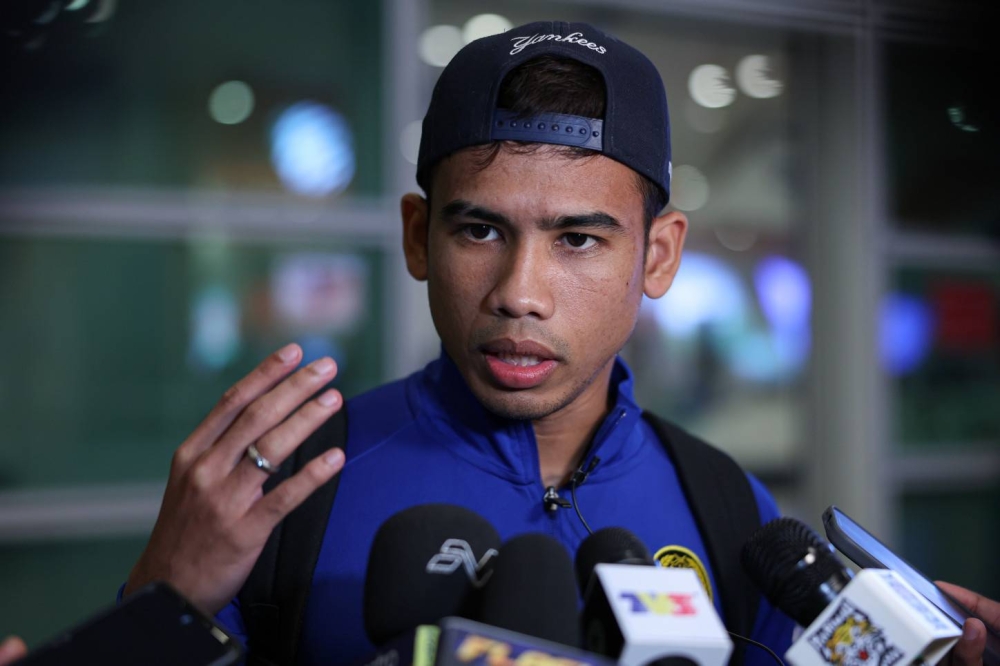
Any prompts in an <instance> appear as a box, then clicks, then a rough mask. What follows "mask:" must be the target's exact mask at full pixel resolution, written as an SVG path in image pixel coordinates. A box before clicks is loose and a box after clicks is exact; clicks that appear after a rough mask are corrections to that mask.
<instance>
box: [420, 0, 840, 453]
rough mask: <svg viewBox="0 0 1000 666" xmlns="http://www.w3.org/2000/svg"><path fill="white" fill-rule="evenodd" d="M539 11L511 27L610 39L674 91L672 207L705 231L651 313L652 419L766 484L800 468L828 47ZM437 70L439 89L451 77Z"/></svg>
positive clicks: (641, 347)
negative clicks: (539, 23) (809, 258)
mask: <svg viewBox="0 0 1000 666" xmlns="http://www.w3.org/2000/svg"><path fill="white" fill-rule="evenodd" d="M477 7H478V6H477V5H472V6H471V7H470V6H469V5H468V4H467V3H464V2H457V1H452V0H438V1H436V2H434V3H432V14H431V21H430V22H431V24H437V25H441V24H444V25H450V26H453V30H455V31H456V34H459V31H461V34H462V35H464V34H466V33H467V32H468V31H469V30H470V29H472V28H474V27H477V26H478V25H479V24H478V22H479V21H481V20H482V19H481V18H474V15H475V14H477V11H475V9H476V8H477ZM539 7H540V6H539V5H538V3H531V4H528V3H523V4H521V3H511V4H509V5H507V6H506V7H505V8H504V16H505V18H506V19H507V20H508V21H509V23H510V24H512V25H519V24H521V23H526V22H528V21H532V20H536V19H537V17H539V16H559V18H560V19H565V20H571V21H585V22H589V23H592V24H594V25H596V26H600V27H601V28H602V29H605V30H607V31H608V32H610V33H612V34H614V35H616V36H617V37H619V38H621V39H623V40H624V41H626V42H628V43H629V44H631V45H633V46H635V47H636V48H638V49H639V50H640V51H642V52H643V53H645V54H646V55H647V56H649V58H650V59H651V60H652V61H653V63H654V64H655V65H657V67H658V68H659V70H660V73H661V76H662V77H663V79H664V84H665V86H666V89H667V98H668V101H669V104H670V110H671V124H672V129H671V134H672V141H673V195H672V202H671V203H672V205H673V206H675V207H676V208H678V209H681V210H684V211H685V212H687V213H688V215H689V217H690V219H691V231H690V233H689V237H688V245H687V253H686V255H685V258H684V260H683V262H682V267H681V271H680V274H679V275H678V278H677V281H676V283H675V284H674V286H673V287H672V289H671V291H670V293H669V294H668V295H667V297H665V298H664V299H662V300H660V301H650V302H646V303H645V304H644V305H643V309H642V314H641V320H640V322H639V325H638V329H637V331H636V334H635V336H634V338H633V340H632V342H631V343H630V345H629V346H628V347H627V348H626V351H625V356H626V358H627V359H628V360H629V361H630V363H632V365H633V367H635V368H641V371H640V372H637V392H638V395H639V398H640V401H641V403H642V405H643V406H644V407H646V408H649V409H652V410H655V411H657V412H658V413H660V414H662V415H664V416H667V417H668V418H672V419H674V420H676V421H678V422H680V423H681V424H683V425H685V426H687V427H689V428H691V429H692V430H693V431H694V432H696V433H698V434H699V435H702V436H704V437H706V438H708V439H710V440H711V441H713V442H715V443H717V444H719V445H720V446H722V447H724V448H726V449H728V450H729V451H731V452H733V453H734V454H735V455H736V456H737V457H738V458H739V459H740V460H741V461H742V462H744V463H745V464H748V465H750V466H751V467H752V468H754V469H756V470H758V471H774V470H781V469H787V468H788V466H789V464H790V463H792V461H793V459H794V457H795V455H796V451H797V449H798V446H799V444H800V440H801V437H802V425H801V424H802V422H803V420H804V410H805V408H806V407H805V404H804V398H803V394H804V391H803V390H802V388H803V385H804V382H805V378H804V377H805V372H806V369H807V365H808V359H809V355H810V345H811V340H812V336H811V331H810V319H811V317H810V309H811V299H812V289H811V284H810V278H809V274H808V270H807V268H806V266H805V265H804V258H803V255H804V253H803V251H802V238H801V231H802V224H801V223H802V219H801V218H802V214H801V212H800V211H801V210H802V208H803V206H804V204H805V203H807V202H804V201H803V198H804V195H803V192H806V191H808V188H807V187H803V185H804V184H806V183H804V182H803V180H802V178H801V177H798V176H796V175H795V172H796V170H797V166H798V165H799V164H800V162H801V161H802V160H805V159H808V156H807V153H808V147H807V146H806V145H805V141H807V140H811V139H809V138H808V136H807V135H808V131H807V132H802V131H801V128H798V131H797V130H796V128H794V127H793V123H792V118H793V116H794V115H795V114H794V113H793V108H798V106H797V105H801V104H803V103H807V102H804V100H806V99H808V98H809V96H810V95H811V94H812V93H811V92H807V91H814V90H815V85H817V84H816V83H815V80H816V79H817V78H818V77H819V75H820V73H819V70H818V69H817V68H816V67H813V66H811V65H810V64H809V62H810V57H812V56H810V54H814V53H815V50H816V46H817V45H818V44H819V43H820V40H821V39H825V38H820V37H815V36H811V35H804V34H801V33H795V32H792V31H789V30H782V29H774V28H769V27H761V26H752V27H748V26H746V25H744V24H737V23H727V22H724V21H710V22H709V21H703V20H695V19H690V18H684V17H678V16H666V15H656V14H652V13H633V12H627V11H622V10H620V9H612V8H606V7H605V8H599V9H598V8H593V7H583V6H569V5H564V4H554V3H553V4H551V5H547V4H543V5H541V9H540V8H539ZM546 7H547V8H548V9H547V10H546V9H545V8H546ZM483 11H487V10H485V9H484V10H483ZM434 29H435V30H440V28H439V27H437V28H434ZM442 34H443V33H442ZM457 44H458V45H460V44H461V40H460V39H459V40H458V41H457ZM455 48H457V45H456V47H455ZM425 61H426V60H425ZM446 61H447V54H445V57H443V58H442V59H441V63H443V62H446ZM427 69H428V76H427V78H428V80H429V81H431V82H432V81H433V79H434V78H435V76H436V73H437V72H438V71H440V70H439V69H438V68H434V67H430V66H428V68H427ZM429 94H430V87H429V85H428V88H427V95H428V97H429ZM810 129H811V128H810ZM800 173H802V172H801V171H800Z"/></svg>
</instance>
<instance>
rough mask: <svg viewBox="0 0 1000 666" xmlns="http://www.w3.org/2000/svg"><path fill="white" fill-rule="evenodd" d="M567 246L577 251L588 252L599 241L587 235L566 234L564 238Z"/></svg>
mask: <svg viewBox="0 0 1000 666" xmlns="http://www.w3.org/2000/svg"><path fill="white" fill-rule="evenodd" d="M563 239H564V240H565V241H566V244H567V245H569V246H570V247H572V248H574V249H577V250H587V249H590V248H592V247H594V245H595V244H596V243H597V239H596V238H594V237H593V236H588V235H587V234H566V235H565V236H563Z"/></svg>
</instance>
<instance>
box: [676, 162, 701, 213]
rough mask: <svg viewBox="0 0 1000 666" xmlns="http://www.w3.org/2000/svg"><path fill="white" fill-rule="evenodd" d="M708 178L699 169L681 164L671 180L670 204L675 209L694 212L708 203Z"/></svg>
mask: <svg viewBox="0 0 1000 666" xmlns="http://www.w3.org/2000/svg"><path fill="white" fill-rule="evenodd" d="M708 196H709V187H708V178H706V177H705V174H703V173H702V172H701V170H700V169H698V168H697V167H693V166H691V165H689V164H681V165H680V166H678V167H676V168H675V169H674V170H673V177H672V178H671V179H670V203H671V204H673V206H674V208H676V209H678V210H684V211H693V210H698V209H699V208H703V207H704V206H705V204H707V203H708Z"/></svg>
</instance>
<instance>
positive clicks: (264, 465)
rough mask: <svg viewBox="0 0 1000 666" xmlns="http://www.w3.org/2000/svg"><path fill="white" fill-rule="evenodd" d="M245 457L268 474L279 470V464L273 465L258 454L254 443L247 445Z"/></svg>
mask: <svg viewBox="0 0 1000 666" xmlns="http://www.w3.org/2000/svg"><path fill="white" fill-rule="evenodd" d="M247 458H248V459H249V460H250V462H252V463H253V466H254V467H256V468H257V469H259V470H262V471H264V472H267V473H268V474H277V473H278V472H279V471H280V470H281V465H274V464H272V463H271V461H270V460H268V459H267V458H265V457H264V456H262V455H260V451H258V450H257V445H256V444H251V445H250V446H248V447H247Z"/></svg>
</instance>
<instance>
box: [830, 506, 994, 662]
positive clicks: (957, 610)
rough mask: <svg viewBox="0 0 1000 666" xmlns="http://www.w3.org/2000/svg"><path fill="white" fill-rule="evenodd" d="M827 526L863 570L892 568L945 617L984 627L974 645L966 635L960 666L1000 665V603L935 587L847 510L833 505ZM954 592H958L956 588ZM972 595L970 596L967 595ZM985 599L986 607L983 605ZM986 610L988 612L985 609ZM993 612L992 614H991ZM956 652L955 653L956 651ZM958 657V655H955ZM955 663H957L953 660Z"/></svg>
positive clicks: (839, 547)
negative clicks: (980, 646) (975, 623)
mask: <svg viewBox="0 0 1000 666" xmlns="http://www.w3.org/2000/svg"><path fill="white" fill-rule="evenodd" d="M823 527H824V528H825V530H826V537H827V538H828V539H829V540H830V543H832V544H833V545H834V546H836V547H837V550H839V551H840V552H842V553H843V554H844V555H846V556H847V557H848V558H849V559H850V560H851V561H853V562H854V563H855V564H857V565H858V566H859V567H862V568H869V569H870V568H875V569H891V570H892V571H895V572H896V573H898V574H900V575H901V576H903V578H905V579H906V582H907V583H909V584H910V585H911V586H913V588H914V589H915V590H916V591H917V592H919V593H920V594H921V595H922V596H923V597H924V598H925V599H927V600H928V601H930V602H931V603H932V604H934V605H935V606H937V607H938V608H939V609H940V610H941V611H942V612H943V613H944V614H945V615H947V616H948V617H950V618H951V620H952V621H953V622H954V623H955V624H956V625H957V626H959V627H963V626H965V622H966V619H968V618H974V619H975V620H978V621H979V622H981V623H982V624H983V627H984V628H985V637H983V638H980V639H979V640H977V641H974V643H970V641H969V640H968V639H967V638H966V637H965V636H963V637H962V639H961V640H960V641H959V645H958V647H957V648H956V651H958V653H959V654H958V655H957V656H958V661H957V663H959V664H963V665H964V664H969V666H973V665H976V666H978V664H979V663H980V661H979V659H980V658H981V660H982V661H981V663H982V664H983V665H984V666H1000V604H998V603H997V602H995V601H991V600H989V599H986V598H985V597H982V596H980V595H978V594H975V593H973V592H970V591H969V590H965V589H964V588H960V587H958V586H957V585H955V586H949V587H950V588H957V590H961V592H960V593H959V595H958V596H956V595H954V594H951V593H949V591H948V589H949V588H948V587H945V586H944V585H942V586H938V585H935V584H934V583H933V582H932V581H931V579H930V578H928V577H927V576H925V575H924V574H922V573H920V572H919V571H917V570H916V569H915V568H914V567H913V566H912V565H911V564H909V563H908V562H907V561H906V560H904V559H903V558H901V557H900V556H898V555H896V554H895V553H894V552H892V551H891V550H889V548H888V546H886V545H885V544H884V543H882V542H881V541H879V540H878V539H876V538H875V537H874V536H872V535H871V534H870V533H869V532H868V531H867V530H866V529H865V528H863V527H861V525H859V524H858V523H856V522H854V520H852V519H851V518H850V516H848V515H847V514H845V513H844V512H843V511H841V510H840V509H838V508H837V507H835V506H830V507H828V508H827V510H826V511H824V512H823ZM952 591H955V590H954V589H953V590H952ZM963 593H967V594H969V595H972V597H968V596H967V595H966V594H963ZM960 596H962V597H965V598H966V600H967V601H968V600H970V599H971V600H973V601H975V603H969V604H967V603H963V602H962V600H961V598H959V597H960ZM976 600H982V602H984V603H982V608H980V602H979V601H976ZM984 609H985V610H984ZM991 611H992V613H991ZM980 642H982V643H983V648H982V649H981V650H979V651H978V654H979V655H980V656H979V658H976V657H975V656H974V655H971V654H970V660H969V661H966V660H964V658H963V654H964V653H965V652H969V653H971V652H974V651H975V650H974V648H970V644H974V645H978V644H979V643H980ZM953 652H954V651H953ZM953 657H954V655H953ZM953 663H955V660H954V659H953Z"/></svg>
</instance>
